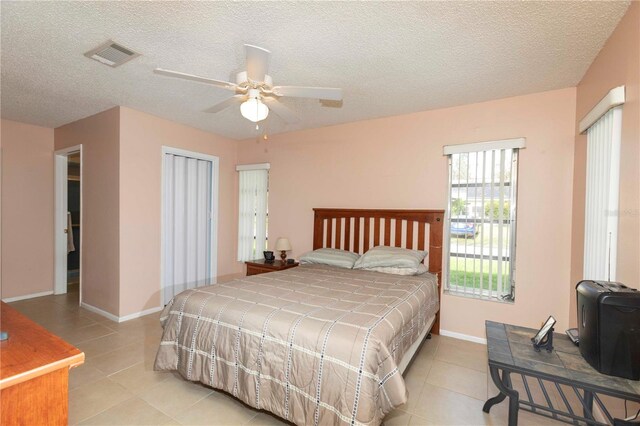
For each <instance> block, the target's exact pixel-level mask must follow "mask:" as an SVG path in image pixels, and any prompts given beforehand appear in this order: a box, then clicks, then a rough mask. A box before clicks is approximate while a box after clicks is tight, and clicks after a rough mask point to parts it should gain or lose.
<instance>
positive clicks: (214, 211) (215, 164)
mask: <svg viewBox="0 0 640 426" xmlns="http://www.w3.org/2000/svg"><path fill="white" fill-rule="evenodd" d="M165 154H174V155H181V156H183V157H188V158H196V159H198V160H204V161H210V162H211V205H210V206H209V208H210V209H211V234H210V235H209V238H210V243H211V245H210V247H211V253H210V255H211V258H210V262H211V263H210V265H211V282H210V283H209V284H215V283H216V282H217V281H218V177H219V170H220V158H219V157H216V156H214V155H209V154H203V153H201V152H195V151H187V150H185V149H180V148H173V147H170V146H165V145H163V146H162V156H161V159H160V161H161V164H162V173H161V178H160V187H161V193H162V196H161V205H160V210H161V219H160V253H161V257H160V303H161V305H162V304H163V303H165V302H168V300H167V301H165V300H164V265H165V253H164V249H165V245H166V243H165V238H166V235H165V221H166V218H165V217H164V216H165V215H164V203H165V193H164V190H165V185H164V174H165V170H164V158H165ZM81 253H82V252H81Z"/></svg>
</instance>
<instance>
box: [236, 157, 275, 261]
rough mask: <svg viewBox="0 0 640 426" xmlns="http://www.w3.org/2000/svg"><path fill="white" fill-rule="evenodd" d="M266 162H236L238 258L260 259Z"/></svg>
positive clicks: (263, 241)
mask: <svg viewBox="0 0 640 426" xmlns="http://www.w3.org/2000/svg"><path fill="white" fill-rule="evenodd" d="M269 167H270V166H269V163H264V164H249V165H241V166H237V167H236V170H237V171H238V172H239V173H240V176H239V181H240V184H239V191H240V193H239V197H238V198H239V206H238V260H239V261H245V260H252V259H262V258H263V254H262V252H263V251H264V250H266V249H267V196H268V195H267V193H268V186H269Z"/></svg>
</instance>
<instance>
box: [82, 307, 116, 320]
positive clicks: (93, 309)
mask: <svg viewBox="0 0 640 426" xmlns="http://www.w3.org/2000/svg"><path fill="white" fill-rule="evenodd" d="M80 307H82V308H85V309H86V310H87V311H91V312H93V313H94V314H98V315H102V316H103V317H105V318H108V319H110V320H111V321H115V322H120V321H119V317H118V316H117V315H113V314H112V313H111V312H107V311H104V310H102V309H100V308H96V307H95V306H93V305H89V304H88V303H85V302H80Z"/></svg>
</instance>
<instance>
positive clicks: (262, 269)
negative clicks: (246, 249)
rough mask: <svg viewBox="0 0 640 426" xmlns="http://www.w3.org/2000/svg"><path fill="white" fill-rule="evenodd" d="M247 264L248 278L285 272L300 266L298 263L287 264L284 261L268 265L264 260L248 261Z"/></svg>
mask: <svg viewBox="0 0 640 426" xmlns="http://www.w3.org/2000/svg"><path fill="white" fill-rule="evenodd" d="M245 263H246V264H247V276H250V275H258V274H266V273H267V272H274V271H284V270H285V269H289V268H295V267H296V266H298V265H299V263H298V262H294V263H287V262H283V261H282V260H274V261H273V262H271V263H267V262H265V261H264V259H257V260H248V261H246V262H245Z"/></svg>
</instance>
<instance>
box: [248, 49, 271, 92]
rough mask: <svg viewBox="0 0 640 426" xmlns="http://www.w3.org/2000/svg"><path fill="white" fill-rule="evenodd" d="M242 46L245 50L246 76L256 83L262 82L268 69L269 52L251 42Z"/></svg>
mask: <svg viewBox="0 0 640 426" xmlns="http://www.w3.org/2000/svg"><path fill="white" fill-rule="evenodd" d="M244 48H245V50H246V51H247V77H249V79H250V80H252V81H255V82H258V83H259V82H263V81H264V76H265V74H267V71H268V70H269V57H270V56H271V52H270V51H268V50H267V49H263V48H262V47H258V46H253V45H251V44H245V45H244Z"/></svg>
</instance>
